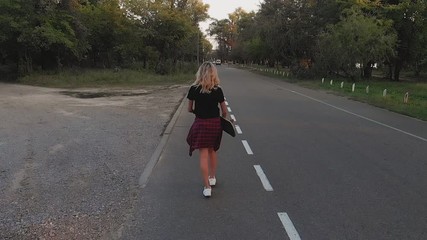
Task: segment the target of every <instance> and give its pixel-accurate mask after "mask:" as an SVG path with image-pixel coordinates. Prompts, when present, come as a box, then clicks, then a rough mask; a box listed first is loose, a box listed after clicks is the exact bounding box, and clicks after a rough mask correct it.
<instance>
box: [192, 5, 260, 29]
mask: <svg viewBox="0 0 427 240" xmlns="http://www.w3.org/2000/svg"><path fill="white" fill-rule="evenodd" d="M260 2H262V0H203V3H205V4H209V10H208V13H209V15H210V17H211V18H216V19H218V20H220V19H224V18H228V14H229V13H232V12H234V10H236V8H238V7H241V8H243V10H245V11H247V12H250V11H255V12H256V11H258V9H259V5H260ZM210 23H211V21H206V22H202V23H200V28H201V29H202V31H204V32H205V31H206V29H208V27H209V24H210Z"/></svg>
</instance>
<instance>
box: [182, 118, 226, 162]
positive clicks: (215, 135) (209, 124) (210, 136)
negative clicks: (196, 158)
mask: <svg viewBox="0 0 427 240" xmlns="http://www.w3.org/2000/svg"><path fill="white" fill-rule="evenodd" d="M221 138H222V128H221V119H220V118H219V117H218V118H207V119H203V118H197V117H196V119H195V120H194V122H193V125H192V126H191V128H190V131H189V132H188V136H187V143H188V145H190V152H189V154H190V156H191V155H192V154H193V151H194V150H195V149H200V148H213V149H214V150H215V151H218V149H219V146H220V144H221Z"/></svg>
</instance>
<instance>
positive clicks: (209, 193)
mask: <svg viewBox="0 0 427 240" xmlns="http://www.w3.org/2000/svg"><path fill="white" fill-rule="evenodd" d="M203 196H205V197H210V196H212V188H203Z"/></svg>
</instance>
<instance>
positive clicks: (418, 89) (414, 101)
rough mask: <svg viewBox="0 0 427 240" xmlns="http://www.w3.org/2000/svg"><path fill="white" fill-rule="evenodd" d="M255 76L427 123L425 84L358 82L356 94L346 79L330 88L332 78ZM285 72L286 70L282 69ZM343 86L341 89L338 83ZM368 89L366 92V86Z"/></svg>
mask: <svg viewBox="0 0 427 240" xmlns="http://www.w3.org/2000/svg"><path fill="white" fill-rule="evenodd" d="M251 70H252V71H255V72H257V73H260V74H263V75H268V76H272V77H275V78H279V79H282V80H284V81H287V82H292V83H296V84H299V85H301V86H303V87H308V88H313V89H323V90H325V91H328V92H331V93H334V94H337V95H340V96H346V97H349V98H350V99H354V100H357V101H361V102H366V103H368V104H371V105H374V106H377V107H381V108H384V109H388V110H390V111H393V112H397V113H400V114H404V115H407V116H411V117H414V118H418V119H421V120H424V121H427V83H426V82H407V81H402V82H389V81H384V80H374V81H359V82H356V83H355V91H354V92H353V91H352V84H353V83H352V82H347V81H345V80H334V81H333V85H330V80H331V78H328V79H325V80H324V83H323V84H322V78H319V79H312V80H304V81H302V80H297V79H296V78H294V77H292V76H289V77H288V76H286V73H285V76H283V74H280V73H279V74H274V73H273V72H271V69H270V72H265V70H264V71H259V69H257V70H254V69H251ZM282 71H284V72H286V71H285V70H282ZM342 81H344V86H343V88H341V82H342ZM367 86H369V92H368V93H367V92H366V87H367ZM384 89H387V95H386V96H385V97H383V91H384ZM406 92H408V93H409V101H408V103H404V102H403V99H404V96H405V93H406Z"/></svg>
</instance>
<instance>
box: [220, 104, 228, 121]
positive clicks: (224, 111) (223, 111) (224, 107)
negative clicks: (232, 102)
mask: <svg viewBox="0 0 427 240" xmlns="http://www.w3.org/2000/svg"><path fill="white" fill-rule="evenodd" d="M220 105H221V113H222V115H221V116H222V117H223V118H227V106H226V105H225V101H222V102H221V104H220Z"/></svg>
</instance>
